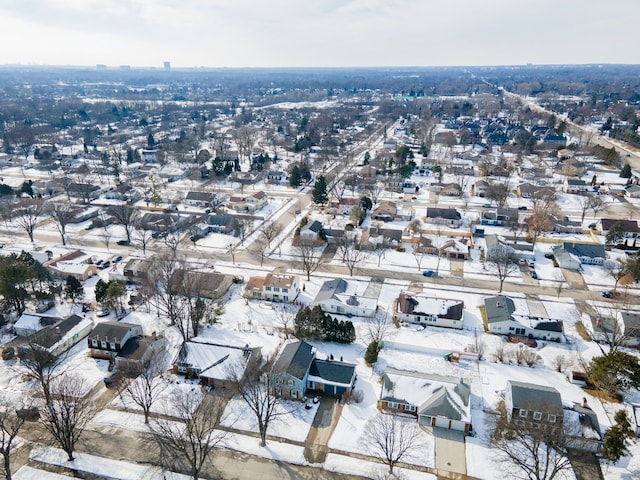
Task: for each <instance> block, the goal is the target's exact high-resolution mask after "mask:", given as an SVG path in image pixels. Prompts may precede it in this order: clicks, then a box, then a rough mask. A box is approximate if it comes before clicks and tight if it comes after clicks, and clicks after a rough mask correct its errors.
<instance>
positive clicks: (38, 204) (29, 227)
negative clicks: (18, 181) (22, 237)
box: [14, 198, 44, 243]
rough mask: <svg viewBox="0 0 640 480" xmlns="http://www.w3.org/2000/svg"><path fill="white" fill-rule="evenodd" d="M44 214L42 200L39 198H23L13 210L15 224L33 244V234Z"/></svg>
mask: <svg viewBox="0 0 640 480" xmlns="http://www.w3.org/2000/svg"><path fill="white" fill-rule="evenodd" d="M43 213H44V200H43V199H41V198H23V199H20V200H19V201H18V204H17V205H16V207H15V210H14V219H15V222H16V224H17V225H18V226H19V227H20V228H22V229H23V230H24V231H25V232H27V235H29V240H30V241H31V242H32V243H33V232H34V230H35V228H36V225H37V224H38V222H39V221H40V218H41V217H42V215H43Z"/></svg>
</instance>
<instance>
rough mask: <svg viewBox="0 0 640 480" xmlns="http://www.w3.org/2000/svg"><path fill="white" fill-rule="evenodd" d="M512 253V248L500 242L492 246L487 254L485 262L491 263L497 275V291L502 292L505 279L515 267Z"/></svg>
mask: <svg viewBox="0 0 640 480" xmlns="http://www.w3.org/2000/svg"><path fill="white" fill-rule="evenodd" d="M512 255H513V251H512V249H511V248H510V247H508V246H506V245H503V244H501V243H500V244H498V245H496V246H495V247H493V248H492V249H491V251H490V252H489V253H488V255H487V263H489V264H491V265H493V267H494V268H495V269H496V273H497V277H498V280H499V281H500V290H498V292H502V286H503V284H504V281H505V279H506V278H507V277H508V276H509V274H510V273H511V272H514V271H515V270H516V268H517V265H516V264H515V263H513V261H512V258H511V257H512Z"/></svg>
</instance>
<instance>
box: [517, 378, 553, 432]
mask: <svg viewBox="0 0 640 480" xmlns="http://www.w3.org/2000/svg"><path fill="white" fill-rule="evenodd" d="M504 405H505V409H506V412H507V418H508V419H509V421H510V422H515V423H516V425H518V426H521V427H528V428H542V427H543V426H544V427H545V428H562V421H563V417H564V410H563V408H562V398H561V397H560V392H558V390H556V389H555V388H553V387H548V386H546V385H535V384H532V383H525V382H518V381H516V380H508V381H507V388H506V391H505V396H504Z"/></svg>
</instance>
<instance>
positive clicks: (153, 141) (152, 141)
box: [147, 133, 156, 148]
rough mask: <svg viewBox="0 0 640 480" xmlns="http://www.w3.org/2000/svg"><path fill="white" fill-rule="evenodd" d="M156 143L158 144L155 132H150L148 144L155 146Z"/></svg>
mask: <svg viewBox="0 0 640 480" xmlns="http://www.w3.org/2000/svg"><path fill="white" fill-rule="evenodd" d="M155 144H156V141H155V139H154V138H153V133H149V135H147V146H148V147H149V148H153V147H154V146H155Z"/></svg>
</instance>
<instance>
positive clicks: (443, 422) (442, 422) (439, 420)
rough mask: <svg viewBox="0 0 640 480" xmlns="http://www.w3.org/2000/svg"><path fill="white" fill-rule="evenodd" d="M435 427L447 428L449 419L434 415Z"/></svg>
mask: <svg viewBox="0 0 640 480" xmlns="http://www.w3.org/2000/svg"><path fill="white" fill-rule="evenodd" d="M435 426H436V427H442V428H449V419H448V418H443V417H436V425H435Z"/></svg>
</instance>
